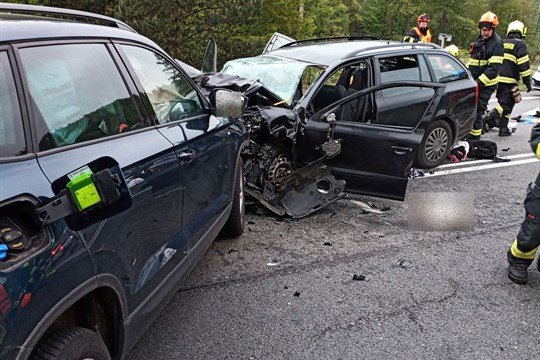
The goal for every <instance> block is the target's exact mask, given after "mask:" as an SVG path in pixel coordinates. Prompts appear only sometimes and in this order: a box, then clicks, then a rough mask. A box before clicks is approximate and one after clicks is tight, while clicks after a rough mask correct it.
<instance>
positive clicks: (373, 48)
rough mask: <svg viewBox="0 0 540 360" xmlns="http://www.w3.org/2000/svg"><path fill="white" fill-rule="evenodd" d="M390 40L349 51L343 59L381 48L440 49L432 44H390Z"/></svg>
mask: <svg viewBox="0 0 540 360" xmlns="http://www.w3.org/2000/svg"><path fill="white" fill-rule="evenodd" d="M390 41H391V40H388V42H387V43H386V44H378V45H374V46H370V47H366V48H363V49H362V50H355V51H351V52H350V53H349V54H347V55H346V56H345V58H348V57H353V56H356V55H358V53H360V52H362V53H363V52H367V51H370V50H376V49H381V48H385V49H386V48H399V47H403V46H410V47H411V48H412V49H416V48H422V47H427V48H430V49H441V47H440V46H439V45H437V44H433V43H420V42H418V43H409V42H403V41H401V42H395V41H394V42H390Z"/></svg>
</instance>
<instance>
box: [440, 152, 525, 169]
mask: <svg viewBox="0 0 540 360" xmlns="http://www.w3.org/2000/svg"><path fill="white" fill-rule="evenodd" d="M500 157H501V158H502V159H517V158H523V157H530V158H532V157H534V154H532V153H531V154H517V155H508V156H500ZM484 163H493V160H489V159H486V160H471V161H462V162H456V163H450V164H443V165H440V166H438V167H437V169H446V168H451V167H458V166H473V165H479V164H484Z"/></svg>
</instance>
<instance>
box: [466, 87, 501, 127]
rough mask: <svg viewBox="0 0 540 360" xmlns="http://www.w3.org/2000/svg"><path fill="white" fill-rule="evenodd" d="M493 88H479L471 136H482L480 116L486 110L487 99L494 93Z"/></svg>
mask: <svg viewBox="0 0 540 360" xmlns="http://www.w3.org/2000/svg"><path fill="white" fill-rule="evenodd" d="M495 88H496V87H495V86H481V87H480V88H479V89H478V107H477V108H476V119H474V123H473V128H472V130H471V131H470V132H469V134H470V135H471V136H475V137H476V136H478V137H480V135H482V129H483V125H484V124H483V120H482V115H484V113H485V112H486V110H487V106H488V102H489V98H490V97H491V95H492V94H493V92H494V91H495Z"/></svg>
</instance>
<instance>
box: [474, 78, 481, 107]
mask: <svg viewBox="0 0 540 360" xmlns="http://www.w3.org/2000/svg"><path fill="white" fill-rule="evenodd" d="M475 83H476V90H475V98H474V102H475V103H476V106H478V92H479V91H480V90H479V88H478V82H476V81H475Z"/></svg>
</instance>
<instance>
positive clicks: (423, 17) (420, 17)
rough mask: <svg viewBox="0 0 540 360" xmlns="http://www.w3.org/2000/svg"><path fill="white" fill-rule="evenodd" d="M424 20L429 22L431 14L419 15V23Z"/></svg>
mask: <svg viewBox="0 0 540 360" xmlns="http://www.w3.org/2000/svg"><path fill="white" fill-rule="evenodd" d="M423 21H425V22H427V23H428V22H429V16H428V15H427V14H426V13H424V14H422V15H420V16H418V19H417V20H416V22H417V23H419V22H423Z"/></svg>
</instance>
